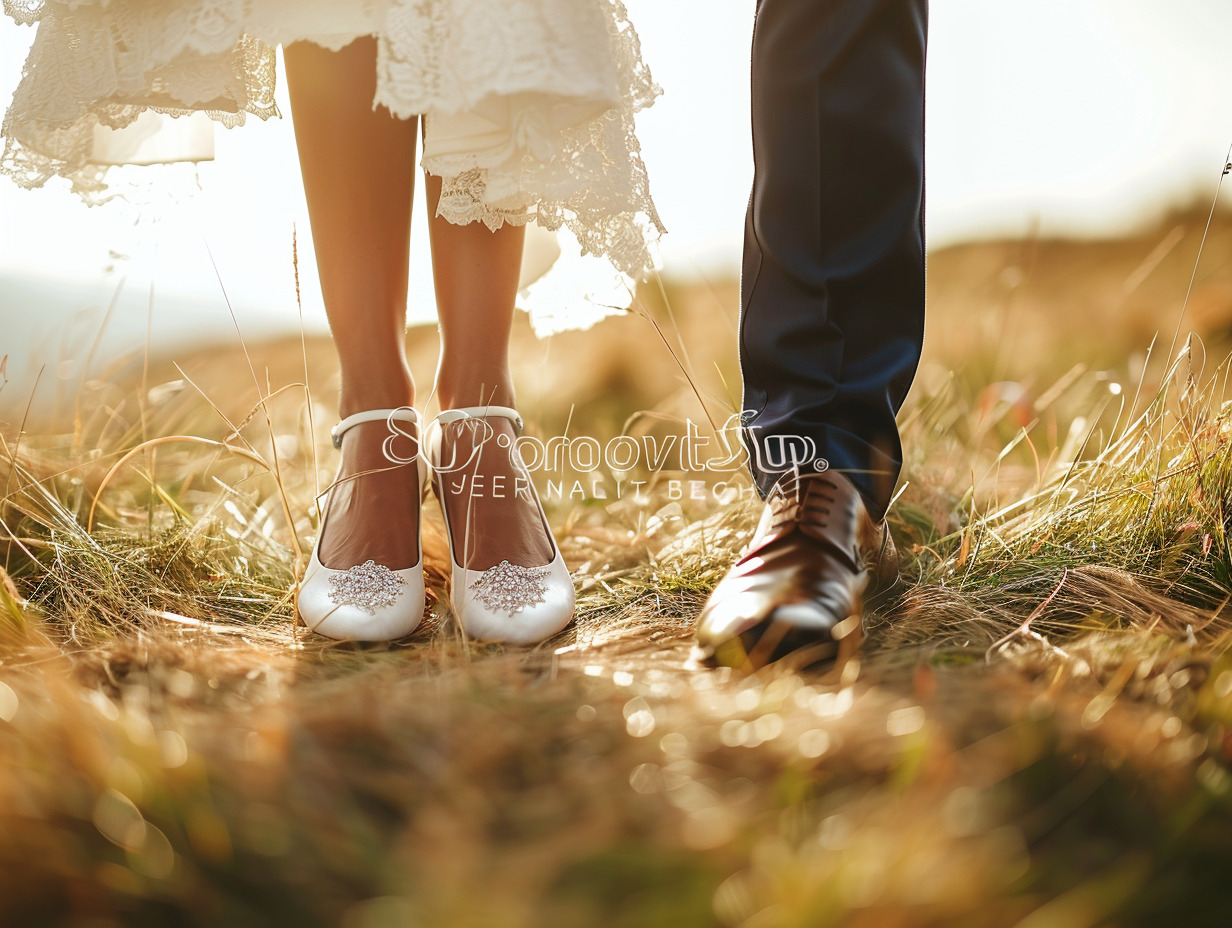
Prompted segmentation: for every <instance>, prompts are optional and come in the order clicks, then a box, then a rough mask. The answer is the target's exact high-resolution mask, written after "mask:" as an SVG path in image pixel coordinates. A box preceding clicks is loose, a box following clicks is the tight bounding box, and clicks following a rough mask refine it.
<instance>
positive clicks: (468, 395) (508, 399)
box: [434, 373, 516, 409]
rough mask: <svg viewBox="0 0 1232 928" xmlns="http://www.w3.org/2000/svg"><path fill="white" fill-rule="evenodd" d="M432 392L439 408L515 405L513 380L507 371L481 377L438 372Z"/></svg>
mask: <svg viewBox="0 0 1232 928" xmlns="http://www.w3.org/2000/svg"><path fill="white" fill-rule="evenodd" d="M434 392H435V393H436V398H437V401H438V402H439V403H440V407H441V409H462V408H465V407H467V406H515V405H516V401H515V399H514V393H513V380H512V378H510V377H509V375H508V374H507V373H498V374H497V375H496V376H488V377H483V378H474V377H458V378H453V377H449V376H446V375H444V374H438V376H437V378H436V387H435V390H434Z"/></svg>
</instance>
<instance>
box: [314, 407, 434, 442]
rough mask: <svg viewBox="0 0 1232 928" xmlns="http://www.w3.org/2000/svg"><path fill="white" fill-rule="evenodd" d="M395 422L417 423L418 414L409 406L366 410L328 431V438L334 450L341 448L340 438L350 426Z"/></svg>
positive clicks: (347, 418)
mask: <svg viewBox="0 0 1232 928" xmlns="http://www.w3.org/2000/svg"><path fill="white" fill-rule="evenodd" d="M395 420H398V421H400V422H411V423H417V422H419V413H417V412H415V410H414V409H413V408H411V407H410V406H399V407H398V408H397V409H366V410H364V411H363V412H357V413H355V415H353V416H347V417H346V418H345V419H343V420H342V421H341V422H339V423H338V424H337V425H335V426H334V427H333V428H332V429H330V430H329V437H330V438H331V439H332V440H333V442H334V447H335V448H341V447H342V436H343V434H344V433H345V432H346V430H347V429H349V428H351V427H352V426H356V425H359V424H360V423H362V422H389V423H392V422H394V421H395Z"/></svg>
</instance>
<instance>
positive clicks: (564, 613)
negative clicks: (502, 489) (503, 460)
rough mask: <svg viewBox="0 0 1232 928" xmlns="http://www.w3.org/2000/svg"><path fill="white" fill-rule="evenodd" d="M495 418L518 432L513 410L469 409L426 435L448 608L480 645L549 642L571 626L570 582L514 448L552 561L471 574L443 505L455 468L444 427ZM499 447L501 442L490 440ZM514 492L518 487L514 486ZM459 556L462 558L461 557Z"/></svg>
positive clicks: (453, 413) (449, 415) (459, 531)
mask: <svg viewBox="0 0 1232 928" xmlns="http://www.w3.org/2000/svg"><path fill="white" fill-rule="evenodd" d="M492 417H499V418H504V419H508V420H510V421H511V422H513V424H514V427H515V428H516V429H517V431H518V433H519V434H520V433H521V431H522V417H521V416H519V415H518V412H517V410H516V409H510V408H509V407H508V406H467V407H463V408H461V409H447V410H444V411H442V412H441V414H440V415H439V416H437V417H436V418H435V419H434V420H433V421H432V424H431V425H429V426H428V429H427V432H426V433H425V434H424V439H423V447H424V449H425V453H426V455H427V458H428V463H429V465H430V466H431V467H432V470H433V480H434V481H436V490H437V497H438V498H439V499H440V501H441V510H442V511H443V512H444V515H445V532H446V534H447V535H448V537H449V560H450V566H451V568H452V571H451V573H452V581H453V582H452V584H451V585H450V590H449V604H450V606H452V607H453V613H454V615H455V616H457V617H458V622H459V623H460V624H461V626H462V628H463V630H464V631H465V632H466V633H467V634H468V635H470V636H471V637H472V638H479V639H482V640H484V641H506V642H509V643H511V644H529V643H531V642H535V641H542V640H543V639H544V638H550V637H551V636H552V635H554V634H556V633H557V632H558V631H560V630H561V629H562V628H564V627H565V626H566V625H568V624H569V621H570V620H571V619H572V618H573V604H574V593H573V578H572V577H570V576H569V570H568V568H567V567H565V559H564V558H563V557H561V554H560V548H559V546H558V545H557V544H556V539H555V538H553V537H552V529H551V528H550V527H549V526H548V520H547V516H545V515H544V513H543V504H542V503H541V502H540V501H539V496H538V494H537V493H536V492H535V487H534V484H533V483H531V479H530V474H529V472H528V471H527V470H526V465H525V464H523V463H522V459H521V457H520V456H519V455H518V452H517V446H516V445H512V446H511V447H509V448H508V453H509V455H510V460H511V461H512V462H513V465H514V467H515V469H516V470H517V471H518V472H519V473H520V474H521V475H522V476H523V477H524V478H525V480H526V487H527V489H528V490H529V493H530V495H531V497H532V498H533V499H534V501H535V507H536V509H537V510H538V512H539V518H540V519H541V520H542V522H543V528H544V531H545V532H547V536H548V540H549V541H550V542H551V545H552V551H553V552H554V554H553V557H552V560H551V561H550V562H549V563H547V564H544V565H542V566H539V567H521V566H519V565H517V564H511V563H510V562H509V561H501V562H500V563H499V564H497V565H496V566H495V567H489V568H487V569H486V570H471V569H470V568H467V567H464V566H463V564H462V561H463V560H465V553H461V552H459V551H458V549H457V546H458V544H459V540H460V539H464V538H465V535H466V533H465V530H464V529H465V526H452V525H450V524H449V507H448V506H446V505H445V501H444V498H443V495H442V488H441V481H444V480H448V479H450V471H451V470H454V469H457V462H456V461H451V462H449V465H450V466H449V469H443V466H442V462H441V445H442V443H443V442H442V439H443V436H444V430H445V427H446V426H448V425H450V424H451V423H454V422H460V421H462V420H464V419H484V418H492ZM493 440H496V441H497V442H498V446H500V447H502V448H503V447H504V446H503V445H500V443H499V439H493ZM515 492H516V488H515ZM460 554H461V557H460V556H459V555H460Z"/></svg>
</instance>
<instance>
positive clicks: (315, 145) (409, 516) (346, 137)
mask: <svg viewBox="0 0 1232 928" xmlns="http://www.w3.org/2000/svg"><path fill="white" fill-rule="evenodd" d="M285 62H286V69H287V84H288V88H289V90H290V96H291V110H292V116H293V118H294V123H295V139H296V144H297V146H298V149H299V160H300V168H301V170H302V172H303V178H304V193H305V195H306V197H307V201H308V215H309V219H310V220H311V222H312V236H313V241H314V243H315V245H316V255H317V266H318V269H319V272H320V278H321V292H322V294H323V296H324V298H325V309H326V312H327V314H328V315H329V325H330V329H331V331H332V332H333V335H334V343H335V345H336V346H337V348H338V357H339V360H340V362H341V368H342V395H341V397H340V399H339V410H338V411H339V414H340V417H345V416H349V415H351V414H353V413H356V412H360V411H363V410H367V409H386V408H396V407H399V406H410V405H411V404H412V403H413V402H414V399H415V386H414V381H413V380H412V378H411V372H410V368H409V367H408V366H407V361H406V352H405V346H404V338H405V328H406V325H405V320H406V299H407V274H408V262H409V246H410V228H411V201H412V196H413V193H414V176H415V168H414V163H415V141H416V132H417V129H418V121H417V120H415V119H409V120H404V119H395V118H394V117H393V116H392V115H391V114H390V113H389V111H388V110H386V109H383V108H381V109H375V110H374V109H373V107H372V100H373V96H374V94H375V92H376V42H375V40H374V39H372V38H370V37H368V38H362V39H359V40H357V41H355V42H354V43H352V44H351V45H349V46H347V47H346V48H344V49H342V50H341V51H338V52H331V51H328V50H327V49H324V48H321V47H320V46H318V45H314V44H312V43H309V42H298V43H295V44H292V45H288V46H287V47H286V49H285ZM400 427H401V428H403V429H407V430H411V426H409V425H402V426H400ZM389 434H390V432H389V430H388V429H387V427H386V425H385V423H383V422H373V423H365V424H363V425H359V426H356V427H355V428H353V429H350V430H349V431H348V432H347V433H346V434H345V435H344V436H343V442H342V471H341V473H342V474H343V475H354V474H359V473H363V472H365V471H374V470H378V471H380V470H381V469H385V470H383V471H382V472H379V473H367V474H365V475H364V476H363V477H360V478H359V479H356V480H347V481H344V482H342V483H339V484H338V485H337V486H336V488H335V489H334V490H333V491H332V492H331V495H330V497H329V500H330V505H329V507H328V515H329V522H328V532H327V534H326V535H325V536H324V537H323V538H322V543H321V549H320V556H321V560H322V562H323V563H324V564H325V566H326V567H332V568H335V569H343V568H346V567H350V566H353V565H355V564H359V563H362V562H363V561H365V560H367V559H368V558H372V559H374V560H375V561H376V562H377V563H379V564H384V565H385V566H387V567H390V568H392V569H395V570H397V569H401V568H406V567H410V566H412V565H413V564H414V563H415V560H416V558H417V556H418V550H419V522H418V515H417V513H418V510H417V507H416V505H415V495H416V493H418V476H417V473H416V468H415V466H414V465H403V466H393V465H391V462H390V461H389V460H388V459H386V457H385V456H384V454H383V452H382V443H383V441H384V438H385V437H386V436H388V435H389ZM399 442H400V444H399V445H398V446H396V448H395V453H396V454H397V455H398V456H400V457H410V456H411V455H412V454H414V452H415V450H416V449H415V447H414V444H413V443H412V442H410V441H409V440H401V439H400V440H399ZM391 513H399V514H401V515H400V517H398V518H391V517H390V516H391Z"/></svg>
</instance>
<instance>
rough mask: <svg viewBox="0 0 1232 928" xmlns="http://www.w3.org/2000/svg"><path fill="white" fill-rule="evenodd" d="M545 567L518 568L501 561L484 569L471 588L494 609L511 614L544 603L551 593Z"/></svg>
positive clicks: (483, 601) (488, 606)
mask: <svg viewBox="0 0 1232 928" xmlns="http://www.w3.org/2000/svg"><path fill="white" fill-rule="evenodd" d="M547 575H548V570H547V568H546V567H519V566H518V565H517V564H510V563H509V562H508V561H501V562H500V563H499V564H497V565H496V566H495V567H490V568H488V569H487V570H485V571H484V572H483V573H482V574H481V575H480V577H479V579H478V580H476V581H475V582H474V583H472V584H471V585H470V586H469V587H468V589H469V590H470V591H471V592H472V593H474V594H475V596H476V598H477V599H478V600H479V601H480V602H481V603H483V604H484V606H486V607H487V608H488V609H491V610H492V611H493V612H498V611H501V610H503V611H505V612H508V613H509V614H510V615H514V614H516V613H518V612H521V611H522V610H523V609H527V608H529V607H531V606H534V605H536V604H537V603H541V602H543V600H544V597H545V596H546V595H547V592H548V584H547Z"/></svg>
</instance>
